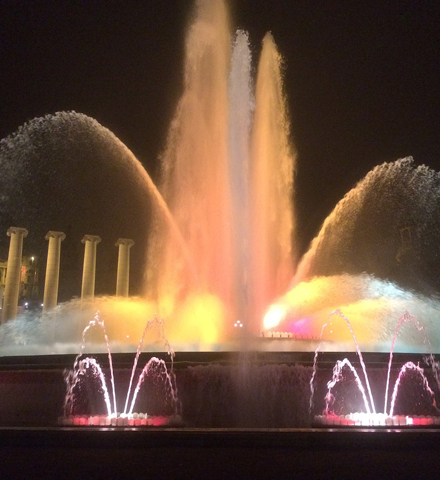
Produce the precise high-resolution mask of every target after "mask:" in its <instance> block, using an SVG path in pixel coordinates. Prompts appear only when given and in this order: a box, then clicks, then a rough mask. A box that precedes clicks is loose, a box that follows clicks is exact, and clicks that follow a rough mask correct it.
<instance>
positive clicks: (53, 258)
mask: <svg viewBox="0 0 440 480" xmlns="http://www.w3.org/2000/svg"><path fill="white" fill-rule="evenodd" d="M45 238H46V240H49V248H48V251H47V264H46V280H45V282H44V298H43V312H47V311H48V310H50V309H52V308H54V307H56V306H57V303H58V283H59V278H60V255H61V242H62V241H63V240H64V239H65V238H66V235H65V234H64V233H63V232H53V231H50V232H47V235H46V237H45Z"/></svg>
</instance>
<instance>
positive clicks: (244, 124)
mask: <svg viewBox="0 0 440 480" xmlns="http://www.w3.org/2000/svg"><path fill="white" fill-rule="evenodd" d="M252 83H253V82H252V78H251V55H250V49H249V41H248V35H247V33H246V32H244V31H240V30H239V31H238V32H237V34H236V36H235V39H234V41H233V45H232V48H231V34H230V28H229V19H228V15H227V11H226V7H225V4H224V2H222V1H212V2H206V1H200V2H198V3H197V12H196V20H195V22H194V24H193V25H192V26H191V28H190V30H189V32H188V36H187V41H186V62H185V90H184V93H183V96H182V98H181V100H180V103H179V105H178V109H177V113H176V117H175V119H174V121H173V124H172V126H171V130H170V133H169V137H168V143H167V147H166V150H165V152H164V154H163V156H162V182H161V187H160V189H161V192H162V193H163V196H164V198H165V200H166V201H167V203H168V205H169V207H170V211H171V212H172V214H173V215H174V217H175V219H176V223H177V225H178V226H179V228H180V230H181V231H182V234H183V237H184V238H185V241H186V243H187V245H188V250H189V252H190V256H191V257H192V259H193V262H194V265H195V270H196V272H197V280H196V281H195V280H194V279H193V278H190V277H189V275H188V272H187V267H186V265H185V264H184V262H183V261H182V258H181V254H180V253H179V252H178V251H177V250H176V248H175V245H174V242H173V239H172V238H171V237H170V236H169V235H168V233H167V228H166V226H164V225H163V224H161V221H160V219H157V221H156V231H155V234H154V236H153V240H152V242H151V245H150V251H149V264H150V269H149V280H150V281H149V293H150V295H152V296H155V297H156V298H157V299H158V301H159V304H160V305H161V315H163V316H165V317H169V315H170V313H171V312H173V310H174V308H175V307H176V305H179V304H182V301H184V300H185V299H187V298H190V297H193V296H194V295H195V296H199V298H202V297H203V295H208V296H209V297H210V298H211V299H212V298H214V299H215V300H216V301H218V302H219V305H220V307H219V309H220V310H221V315H222V316H223V324H224V325H232V324H233V322H232V320H233V321H234V322H235V321H236V320H238V319H240V320H243V321H244V322H245V326H246V327H248V328H249V330H251V331H253V332H254V333H259V332H260V328H261V320H262V316H263V313H264V311H265V309H266V308H267V306H268V305H269V304H270V302H271V301H272V300H273V299H274V298H275V297H276V296H277V295H280V294H281V293H283V292H285V290H286V288H287V286H288V284H289V281H290V278H291V276H292V272H293V258H292V257H293V255H292V250H293V249H292V234H293V228H294V220H293V207H292V181H293V167H294V153H293V151H292V148H291V146H290V143H289V135H290V128H289V121H288V118H287V111H286V104H285V98H284V93H283V86H282V75H281V57H280V55H279V53H278V51H277V49H276V46H275V43H274V40H273V38H272V36H271V35H270V34H268V35H266V37H265V39H264V41H263V51H262V54H261V59H260V62H259V66H258V75H257V85H256V93H255V95H254V93H253V84H252ZM254 97H255V99H254ZM254 112H255V115H254ZM218 313H219V310H218V309H216V312H215V314H218ZM212 314H213V312H212V311H207V309H206V311H205V318H206V320H208V321H209V318H210V316H211V315H212ZM201 328H203V327H202V326H201Z"/></svg>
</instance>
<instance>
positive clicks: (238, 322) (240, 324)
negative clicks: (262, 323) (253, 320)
mask: <svg viewBox="0 0 440 480" xmlns="http://www.w3.org/2000/svg"><path fill="white" fill-rule="evenodd" d="M242 326H243V324H242V323H241V322H240V320H237V321H236V322H235V323H234V327H240V328H241V327H242Z"/></svg>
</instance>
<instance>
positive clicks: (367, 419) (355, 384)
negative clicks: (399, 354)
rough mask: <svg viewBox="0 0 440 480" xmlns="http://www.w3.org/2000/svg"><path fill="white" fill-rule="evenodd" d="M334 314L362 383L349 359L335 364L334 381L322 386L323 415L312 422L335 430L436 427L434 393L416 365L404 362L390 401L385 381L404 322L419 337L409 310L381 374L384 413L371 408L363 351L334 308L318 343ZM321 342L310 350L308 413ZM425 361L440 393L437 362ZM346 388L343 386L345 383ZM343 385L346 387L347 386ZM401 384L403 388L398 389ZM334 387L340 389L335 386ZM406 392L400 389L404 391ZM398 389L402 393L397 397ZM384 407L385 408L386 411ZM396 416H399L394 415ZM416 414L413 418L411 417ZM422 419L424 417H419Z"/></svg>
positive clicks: (438, 420) (348, 324)
mask: <svg viewBox="0 0 440 480" xmlns="http://www.w3.org/2000/svg"><path fill="white" fill-rule="evenodd" d="M333 315H335V316H337V317H340V318H341V319H342V320H343V322H342V323H345V325H346V327H347V329H348V331H349V332H350V335H351V336H352V339H353V343H354V345H355V348H356V352H357V355H358V358H359V362H360V366H361V370H362V375H363V379H364V381H362V379H361V377H360V376H359V374H358V372H357V370H356V368H355V367H354V366H353V365H352V363H351V362H350V360H349V359H348V358H344V359H343V360H338V361H337V362H336V365H335V367H334V368H333V378H332V380H331V381H329V382H328V383H327V388H328V391H327V393H326V395H325V409H324V412H323V414H322V415H315V422H317V423H319V424H322V425H337V426H408V425H423V426H426V425H440V415H439V413H440V410H439V409H438V408H437V404H436V393H435V392H434V391H433V390H432V389H431V387H430V385H429V382H428V379H427V377H426V376H425V372H424V370H423V368H421V367H420V365H415V364H414V363H413V362H412V361H407V362H406V363H405V364H404V365H403V366H402V367H401V368H400V370H399V372H398V375H397V379H396V381H395V384H394V388H393V389H392V394H391V398H390V401H389V402H388V400H389V393H390V388H389V387H390V377H391V367H392V361H393V353H394V349H395V345H396V340H397V337H398V335H399V332H400V329H401V327H402V326H403V325H404V324H405V323H408V324H411V325H412V326H413V327H415V328H416V329H417V330H418V331H419V332H422V333H424V331H423V330H424V329H423V326H422V325H421V324H420V323H419V322H418V320H417V319H416V318H415V317H414V316H413V315H411V314H409V313H408V312H405V313H404V314H403V315H402V316H401V317H400V318H399V319H398V322H397V327H396V329H395V332H394V336H393V340H392V344H391V350H390V356H389V362H388V370H387V375H386V387H385V395H384V407H383V412H379V411H377V409H376V406H375V401H374V398H373V394H372V388H371V385H370V380H369V376H368V373H367V367H366V365H365V362H364V358H363V355H362V352H361V350H360V348H359V344H358V341H357V338H356V335H355V332H354V331H353V329H352V325H351V322H350V320H349V319H348V318H347V317H346V316H345V315H344V314H343V313H342V312H341V311H340V310H336V311H334V312H332V313H331V314H330V316H329V319H328V321H327V322H326V323H325V324H324V325H323V326H322V330H321V335H320V339H322V336H323V333H324V331H325V329H326V328H329V329H331V328H333V324H334V320H333V319H332V317H333ZM422 337H423V340H424V342H425V343H427V344H428V346H429V343H430V342H429V339H428V338H427V337H426V336H425V335H424V334H423V335H422ZM320 347H321V344H320V345H319V346H318V347H317V349H316V351H315V359H314V365H313V373H312V377H311V380H310V390H311V396H310V411H311V412H312V409H313V405H314V394H315V376H316V372H317V363H318V354H319V350H320ZM424 363H426V364H427V366H428V367H430V369H431V370H432V373H433V375H432V376H433V377H434V383H435V390H436V391H437V393H439V390H440V368H439V366H440V365H439V363H438V362H436V361H435V359H434V357H433V355H432V354H431V355H429V356H426V357H425V358H424ZM344 384H345V385H344ZM347 385H349V387H348V388H347ZM403 385H406V388H405V389H404V388H403ZM338 387H339V388H338ZM404 390H405V391H404ZM402 391H404V392H403V393H402ZM402 397H403V398H404V399H405V402H402V403H403V405H402V406H400V412H397V411H398V409H399V407H398V406H397V403H396V402H397V400H399V401H400V400H401V399H402ZM388 405H389V407H388ZM359 406H361V407H363V411H360V410H358V409H359ZM396 412H397V413H398V414H397V415H396ZM416 415H418V416H416ZM420 415H424V416H420Z"/></svg>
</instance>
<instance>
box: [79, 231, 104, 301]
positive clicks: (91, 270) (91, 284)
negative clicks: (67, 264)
mask: <svg viewBox="0 0 440 480" xmlns="http://www.w3.org/2000/svg"><path fill="white" fill-rule="evenodd" d="M100 241H101V237H98V236H97V235H85V236H84V238H83V239H82V240H81V243H84V244H85V250H84V267H83V276H82V288H81V299H86V298H93V297H94V295H95V271H96V246H97V245H98V243H99V242H100Z"/></svg>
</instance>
